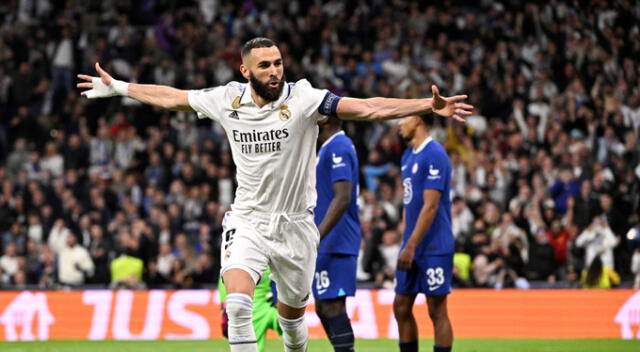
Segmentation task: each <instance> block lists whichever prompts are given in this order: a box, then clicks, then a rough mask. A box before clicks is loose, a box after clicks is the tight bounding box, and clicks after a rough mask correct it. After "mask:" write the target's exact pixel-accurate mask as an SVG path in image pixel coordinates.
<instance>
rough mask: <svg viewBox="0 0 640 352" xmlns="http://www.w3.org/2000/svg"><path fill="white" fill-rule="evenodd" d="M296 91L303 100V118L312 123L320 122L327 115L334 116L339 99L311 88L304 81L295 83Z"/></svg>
mask: <svg viewBox="0 0 640 352" xmlns="http://www.w3.org/2000/svg"><path fill="white" fill-rule="evenodd" d="M295 88H296V89H299V90H300V96H302V98H303V99H304V100H305V103H306V104H304V105H305V107H304V111H303V113H304V116H308V117H309V118H311V119H312V120H314V121H322V120H324V118H325V117H326V116H328V115H335V109H336V107H337V106H338V101H340V99H341V97H339V96H337V95H335V94H333V93H331V92H329V91H328V90H326V89H317V88H314V87H312V86H311V83H309V81H307V80H306V79H302V80H300V81H298V82H296V87H295Z"/></svg>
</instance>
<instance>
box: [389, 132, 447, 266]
mask: <svg viewBox="0 0 640 352" xmlns="http://www.w3.org/2000/svg"><path fill="white" fill-rule="evenodd" d="M401 170H402V185H403V188H404V194H403V203H404V208H405V230H404V235H403V238H402V248H404V246H405V245H406V243H407V240H408V239H409V237H411V233H412V232H413V229H414V228H415V226H416V222H417V221H418V216H419V215H420V210H422V206H423V205H424V196H423V194H424V191H425V190H428V189H435V190H438V191H440V192H441V194H440V204H438V210H437V211H436V215H435V217H434V219H433V222H432V223H431V226H430V227H429V229H428V230H427V234H426V235H425V236H424V237H423V238H422V241H421V242H420V244H419V245H418V247H417V248H416V252H415V256H416V257H417V258H419V257H423V256H426V255H444V254H452V253H453V252H454V237H453V231H452V230H451V198H450V193H451V162H450V161H449V157H448V155H447V152H446V151H445V150H444V148H443V147H442V145H440V144H439V143H438V142H436V141H433V140H432V139H431V138H430V137H429V138H427V139H426V140H425V141H424V143H423V144H422V145H421V146H420V147H419V148H417V149H413V148H408V149H407V150H405V152H404V154H403V155H402V163H401Z"/></svg>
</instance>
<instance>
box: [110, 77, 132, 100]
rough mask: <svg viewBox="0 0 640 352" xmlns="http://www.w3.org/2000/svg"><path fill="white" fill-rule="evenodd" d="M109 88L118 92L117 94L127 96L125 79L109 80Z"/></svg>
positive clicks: (127, 87)
mask: <svg viewBox="0 0 640 352" xmlns="http://www.w3.org/2000/svg"><path fill="white" fill-rule="evenodd" d="M111 88H113V90H114V91H115V92H116V93H118V95H122V96H125V97H126V96H128V94H129V83H127V82H125V81H119V80H117V79H112V80H111Z"/></svg>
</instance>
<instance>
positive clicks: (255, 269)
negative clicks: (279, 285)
mask: <svg viewBox="0 0 640 352" xmlns="http://www.w3.org/2000/svg"><path fill="white" fill-rule="evenodd" d="M223 223H224V231H223V243H222V248H221V252H222V253H221V258H222V260H221V267H222V269H221V270H220V273H221V274H222V279H223V281H224V285H225V288H226V289H227V300H226V312H227V315H228V317H229V322H228V331H229V346H230V347H231V351H232V352H256V351H257V344H256V335H255V331H254V330H253V324H252V311H253V292H254V290H255V287H256V283H257V282H258V280H260V276H261V274H262V272H264V270H265V269H266V268H267V261H268V260H267V257H266V255H265V253H264V250H263V247H264V246H263V245H261V243H259V241H260V238H259V236H256V235H255V233H256V232H255V229H254V227H253V226H252V225H251V223H250V222H249V221H247V219H245V218H243V217H242V216H238V215H234V214H231V213H228V214H227V216H226V217H225V220H224V222H223Z"/></svg>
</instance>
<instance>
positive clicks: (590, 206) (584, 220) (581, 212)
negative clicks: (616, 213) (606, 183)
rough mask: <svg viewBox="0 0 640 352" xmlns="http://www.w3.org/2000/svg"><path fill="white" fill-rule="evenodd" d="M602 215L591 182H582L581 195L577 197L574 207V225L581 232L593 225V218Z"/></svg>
mask: <svg viewBox="0 0 640 352" xmlns="http://www.w3.org/2000/svg"><path fill="white" fill-rule="evenodd" d="M599 213H600V205H599V204H598V198H597V197H596V195H595V194H593V192H592V189H591V181H589V180H582V182H581V184H580V193H579V194H578V195H577V196H576V198H575V200H574V205H573V223H574V224H575V225H576V226H578V229H579V230H580V231H582V230H584V229H585V228H587V226H589V224H591V222H592V221H593V218H594V217H595V216H596V215H597V214H599Z"/></svg>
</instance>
